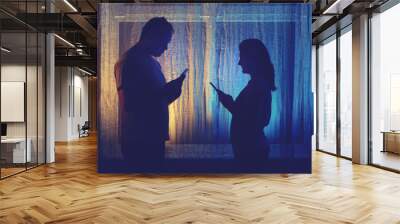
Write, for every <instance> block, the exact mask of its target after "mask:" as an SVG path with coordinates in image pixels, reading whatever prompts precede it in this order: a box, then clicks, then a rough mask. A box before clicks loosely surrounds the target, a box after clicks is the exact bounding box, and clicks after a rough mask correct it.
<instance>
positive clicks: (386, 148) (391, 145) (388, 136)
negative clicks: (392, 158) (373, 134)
mask: <svg viewBox="0 0 400 224" xmlns="http://www.w3.org/2000/svg"><path fill="white" fill-rule="evenodd" d="M381 133H382V134H383V150H382V152H393V153H397V154H400V132H399V131H396V132H393V131H382V132H381Z"/></svg>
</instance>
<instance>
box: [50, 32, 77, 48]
mask: <svg viewBox="0 0 400 224" xmlns="http://www.w3.org/2000/svg"><path fill="white" fill-rule="evenodd" d="M54 36H55V37H57V38H58V39H59V40H61V41H62V42H64V43H65V44H67V45H68V46H70V47H73V48H75V45H73V44H72V43H71V42H69V41H68V40H66V39H64V38H62V37H60V36H59V35H57V34H54Z"/></svg>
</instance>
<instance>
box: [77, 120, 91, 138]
mask: <svg viewBox="0 0 400 224" xmlns="http://www.w3.org/2000/svg"><path fill="white" fill-rule="evenodd" d="M89 129H90V125H89V121H85V123H84V124H83V125H82V127H81V126H80V125H79V124H78V132H79V138H80V137H87V136H89Z"/></svg>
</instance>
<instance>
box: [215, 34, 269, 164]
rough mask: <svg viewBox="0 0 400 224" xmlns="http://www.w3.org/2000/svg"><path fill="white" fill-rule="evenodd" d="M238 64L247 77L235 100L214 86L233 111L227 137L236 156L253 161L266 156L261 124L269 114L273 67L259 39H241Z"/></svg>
mask: <svg viewBox="0 0 400 224" xmlns="http://www.w3.org/2000/svg"><path fill="white" fill-rule="evenodd" d="M239 50H240V60H239V63H238V64H239V65H240V66H241V67H242V70H243V73H245V74H248V75H250V81H249V82H248V84H247V85H246V87H245V88H244V89H243V90H242V91H241V92H240V94H239V96H238V97H237V98H236V99H235V100H234V99H233V98H232V96H230V95H228V94H225V93H224V92H222V91H221V90H219V89H217V88H216V87H215V86H214V85H212V84H211V85H212V86H213V87H214V89H215V90H216V91H217V93H218V99H219V101H220V102H221V103H222V105H223V106H224V107H225V108H226V109H227V110H228V111H229V112H231V114H232V120H231V128H230V140H231V143H232V147H233V152H234V156H235V159H236V160H237V161H238V162H240V163H242V164H244V165H250V166H251V165H256V164H260V163H263V162H265V160H267V159H268V153H269V145H268V141H267V138H266V136H265V134H264V128H265V127H266V126H267V125H268V124H269V121H270V118H271V101H272V97H271V93H272V91H274V90H275V89H276V87H275V81H274V76H275V75H274V67H273V65H272V63H271V59H270V56H269V53H268V50H267V48H266V47H265V46H264V44H263V43H262V42H261V41H260V40H258V39H247V40H244V41H242V42H241V43H240V45H239Z"/></svg>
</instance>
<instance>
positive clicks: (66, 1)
mask: <svg viewBox="0 0 400 224" xmlns="http://www.w3.org/2000/svg"><path fill="white" fill-rule="evenodd" d="M64 3H65V4H67V5H68V6H69V7H70V8H71V9H72V10H73V11H74V12H78V10H77V9H76V8H75V7H74V6H73V5H72V4H71V3H70V2H69V1H68V0H64Z"/></svg>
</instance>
